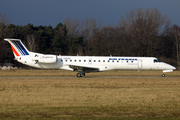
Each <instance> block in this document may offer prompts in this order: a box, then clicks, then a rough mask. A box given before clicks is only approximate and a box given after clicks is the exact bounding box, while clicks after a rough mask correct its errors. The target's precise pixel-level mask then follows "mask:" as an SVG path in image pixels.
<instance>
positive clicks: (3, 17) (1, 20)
mask: <svg viewBox="0 0 180 120" xmlns="http://www.w3.org/2000/svg"><path fill="white" fill-rule="evenodd" d="M0 23H4V24H6V25H7V24H9V20H8V19H7V18H6V15H4V14H1V13H0Z"/></svg>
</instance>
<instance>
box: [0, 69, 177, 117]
mask: <svg viewBox="0 0 180 120" xmlns="http://www.w3.org/2000/svg"><path fill="white" fill-rule="evenodd" d="M161 74H162V72H158V71H140V72H137V71H109V72H102V73H90V74H87V77H84V78H77V77H75V75H76V72H69V71H63V70H10V71H0V76H45V77H46V76H47V77H49V76H74V77H72V78H33V79H29V78H9V79H8V78H1V79H0V119H68V120H71V119H73V120H74V119H75V120H79V119H92V120H95V119H97V120H102V119H109V120H112V119H117V120H119V119H127V120H129V119H136V120H139V119H140V120H141V119H142V120H144V119H145V120H150V119H153V120H154V119H157V120H159V119H161V120H164V119H165V120H167V119H174V120H178V119H180V78H178V77H179V76H180V71H174V72H172V73H167V74H166V76H167V77H165V78H161V77H160V78H156V77H154V78H144V77H142V78H141V77H140V78H90V77H89V78H88V76H111V75H112V76H161ZM173 76H175V77H173Z"/></svg>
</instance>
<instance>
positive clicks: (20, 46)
mask: <svg viewBox="0 0 180 120" xmlns="http://www.w3.org/2000/svg"><path fill="white" fill-rule="evenodd" d="M12 43H13V44H14V45H15V46H16V48H17V49H18V51H19V52H20V53H21V55H23V56H24V55H29V53H28V52H27V50H26V49H25V48H24V47H23V45H22V44H21V42H20V41H12Z"/></svg>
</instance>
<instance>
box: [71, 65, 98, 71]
mask: <svg viewBox="0 0 180 120" xmlns="http://www.w3.org/2000/svg"><path fill="white" fill-rule="evenodd" d="M69 67H70V68H72V69H73V70H74V71H83V72H98V71H99V68H98V67H97V66H96V67H94V66H84V65H69Z"/></svg>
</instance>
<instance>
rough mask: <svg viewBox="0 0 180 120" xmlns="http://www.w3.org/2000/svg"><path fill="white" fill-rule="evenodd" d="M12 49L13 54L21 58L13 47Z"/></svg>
mask: <svg viewBox="0 0 180 120" xmlns="http://www.w3.org/2000/svg"><path fill="white" fill-rule="evenodd" d="M11 48H12V50H13V52H14V53H15V55H16V56H20V55H19V54H18V52H17V51H16V50H15V49H14V47H13V46H12V45H11Z"/></svg>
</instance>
